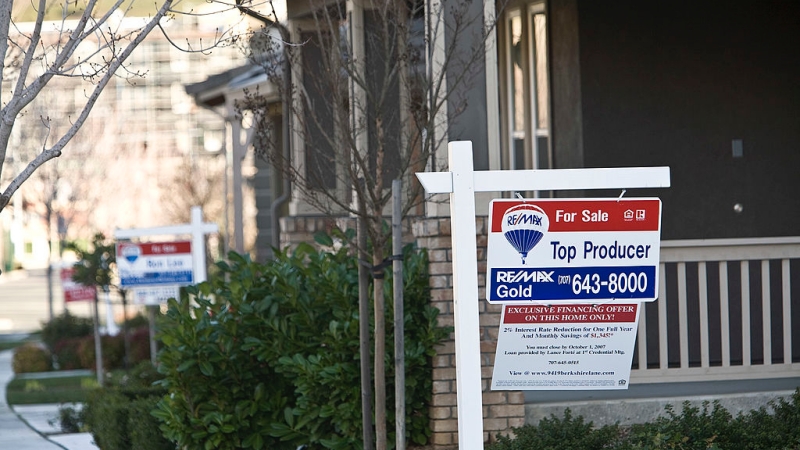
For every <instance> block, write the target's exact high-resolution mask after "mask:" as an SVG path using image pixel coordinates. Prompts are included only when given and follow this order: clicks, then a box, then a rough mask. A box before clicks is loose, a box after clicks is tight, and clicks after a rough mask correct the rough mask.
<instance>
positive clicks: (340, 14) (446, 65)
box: [245, 0, 495, 450]
mask: <svg viewBox="0 0 800 450" xmlns="http://www.w3.org/2000/svg"><path fill="white" fill-rule="evenodd" d="M245 3H246V2H245ZM308 4H309V5H310V8H309V11H310V12H309V13H308V16H307V17H305V18H299V20H297V21H296V22H295V23H294V24H293V35H292V39H291V42H285V43H283V49H284V50H283V55H284V56H283V58H284V63H283V64H278V63H276V62H275V61H274V60H273V59H270V58H261V59H259V58H254V61H256V62H261V63H263V65H264V67H265V70H266V71H267V72H268V74H269V75H270V78H271V79H273V80H276V83H275V84H276V86H277V87H278V88H279V89H282V90H283V99H284V100H283V101H284V102H285V103H286V104H288V105H290V108H291V116H292V118H291V120H292V123H293V126H294V129H293V133H294V134H295V136H297V137H298V139H296V140H295V141H294V142H295V143H299V145H296V146H295V147H294V148H293V152H292V153H293V154H292V155H291V156H290V155H287V154H286V153H285V152H282V151H280V146H275V145H273V146H272V147H269V148H271V149H273V151H271V152H268V157H269V158H270V160H271V161H272V162H273V164H274V165H275V166H276V167H279V168H282V170H283V171H284V172H285V173H286V176H287V177H288V178H289V179H290V180H292V182H293V186H292V187H293V190H294V191H295V193H299V195H296V197H300V198H301V199H302V201H304V202H306V203H307V204H308V205H311V206H312V207H313V208H315V209H316V210H317V211H319V212H321V213H323V214H325V215H329V216H343V215H344V216H351V217H357V218H358V219H359V221H360V222H363V223H365V229H366V230H365V231H366V233H367V235H368V237H369V242H370V247H369V249H367V248H359V251H360V252H362V253H361V254H362V255H369V256H368V257H367V258H369V259H370V261H368V262H367V261H365V263H367V264H370V265H371V266H372V275H373V278H374V283H373V287H374V289H373V299H374V302H375V303H374V305H375V313H374V314H375V319H374V320H375V325H374V336H375V350H374V352H375V353H374V357H375V362H374V366H375V367H374V376H375V426H376V444H377V448H378V449H379V450H381V449H385V448H386V438H387V436H386V435H387V433H386V404H385V401H386V400H385V399H386V395H385V388H384V386H385V381H386V380H385V376H384V375H385V374H384V368H383V365H384V358H385V342H384V340H385V324H384V319H383V318H384V313H383V310H384V305H383V298H384V282H383V272H384V268H385V267H386V264H385V263H386V261H387V258H389V259H391V258H392V256H391V255H388V252H389V249H390V246H389V245H388V243H389V239H391V231H390V228H389V227H388V226H386V223H385V222H386V221H385V217H386V216H387V214H388V205H389V203H390V201H391V189H390V187H391V182H392V180H394V179H400V180H403V185H404V186H406V189H405V192H404V194H403V201H402V214H403V216H407V215H408V214H409V213H411V212H419V211H420V210H419V206H420V205H421V203H422V201H423V200H424V197H423V195H422V191H421V186H420V185H419V183H417V182H416V180H415V179H414V178H413V174H414V172H417V171H424V170H439V169H441V168H442V164H443V163H444V158H443V153H444V151H443V150H444V144H445V143H446V142H445V141H446V140H447V138H448V130H447V123H448V121H452V120H454V118H456V117H457V116H458V115H459V114H460V113H461V112H463V111H464V110H465V108H466V107H467V106H468V105H467V104H466V95H465V93H466V92H467V91H468V89H469V88H470V87H471V84H472V83H474V80H475V75H476V74H477V73H478V72H479V71H480V70H482V67H483V62H484V58H485V47H484V44H485V43H486V40H487V38H488V37H489V36H490V33H493V32H494V26H495V24H494V23H487V22H488V21H486V20H484V11H483V7H482V6H480V7H476V5H478V4H482V2H472V1H469V0H459V1H455V2H444V1H430V0H429V1H424V0H411V1H408V0H389V1H387V0H361V1H333V0H327V1H325V0H311V1H309V2H308ZM445 34H446V36H445ZM284 39H286V38H284ZM287 63H288V64H287ZM289 66H290V68H289ZM287 77H290V80H291V82H290V83H286V82H285V80H287ZM278 80H280V81H278ZM254 103H256V104H257V103H258V99H257V98H253V99H251V101H250V102H249V104H248V105H246V107H249V108H253V104H254ZM262 107H263V108H266V106H262ZM284 120H289V119H288V118H287V117H284ZM288 156H290V157H288ZM352 244H353V245H354V246H357V245H358V243H356V242H353V243H352ZM362 247H363V246H362ZM367 252H369V253H367ZM365 428H366V426H365ZM365 436H366V435H365ZM365 439H366V437H365ZM364 445H365V448H372V444H371V443H367V442H365V443H364Z"/></svg>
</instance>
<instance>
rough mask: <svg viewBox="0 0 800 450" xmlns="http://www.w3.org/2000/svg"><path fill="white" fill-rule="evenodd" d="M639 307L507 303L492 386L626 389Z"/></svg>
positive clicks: (498, 388) (507, 388)
mask: <svg viewBox="0 0 800 450" xmlns="http://www.w3.org/2000/svg"><path fill="white" fill-rule="evenodd" d="M639 309H640V304H638V303H630V304H609V305H580V304H568V305H554V306H539V305H505V306H504V307H503V315H502V321H501V324H500V333H499V334H498V338H497V352H496V355H495V363H494V374H493V376H492V390H601V389H627V388H628V380H629V378H630V374H631V361H632V359H633V346H634V342H635V340H636V330H637V325H638V323H639Z"/></svg>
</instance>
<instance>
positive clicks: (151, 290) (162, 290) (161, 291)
mask: <svg viewBox="0 0 800 450" xmlns="http://www.w3.org/2000/svg"><path fill="white" fill-rule="evenodd" d="M179 296H180V287H179V286H150V287H140V288H135V289H134V290H133V303H134V304H135V305H160V304H162V303H167V301H168V300H169V299H171V298H179Z"/></svg>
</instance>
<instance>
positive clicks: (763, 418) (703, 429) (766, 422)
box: [487, 389, 800, 450]
mask: <svg viewBox="0 0 800 450" xmlns="http://www.w3.org/2000/svg"><path fill="white" fill-rule="evenodd" d="M514 433H515V437H513V438H509V437H506V436H497V439H498V442H497V443H495V444H492V445H490V446H488V447H487V450H530V449H548V450H574V449H583V450H595V449H596V450H600V449H605V450H662V449H663V450H666V449H679V450H701V449H718V450H765V449H798V448H800V389H798V390H796V391H795V393H794V394H793V395H792V396H791V398H789V399H788V400H785V399H780V400H778V401H774V402H771V403H770V404H769V407H765V408H760V409H758V410H753V411H750V412H749V413H747V414H739V415H737V416H735V417H734V416H733V415H731V414H730V413H729V412H728V411H727V410H726V409H725V408H723V407H722V406H721V405H720V404H719V402H714V403H709V402H705V403H703V406H702V407H700V408H698V407H693V406H691V405H690V404H689V403H688V402H685V403H684V404H683V409H682V410H681V412H680V413H677V412H676V411H675V410H674V408H672V407H671V406H667V408H666V415H665V416H662V417H659V418H658V419H657V420H655V421H653V422H650V423H645V424H640V425H633V426H631V427H622V426H619V425H606V426H603V427H600V428H595V427H594V426H593V424H592V423H591V422H588V423H587V422H585V421H584V420H583V417H580V416H579V417H573V416H572V413H571V412H570V410H569V409H567V410H566V412H565V413H564V417H563V418H558V417H556V416H551V417H550V418H549V419H543V420H542V421H541V422H540V423H539V425H537V426H533V425H526V426H523V427H521V428H515V429H514Z"/></svg>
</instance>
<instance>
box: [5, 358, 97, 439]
mask: <svg viewBox="0 0 800 450" xmlns="http://www.w3.org/2000/svg"><path fill="white" fill-rule="evenodd" d="M13 354H14V352H13V350H6V351H3V352H0V449H13V450H57V449H62V450H98V447H97V446H96V445H94V443H93V440H92V435H91V434H89V433H76V434H51V433H59V432H60V430H59V429H58V428H56V427H54V426H53V425H50V423H49V422H50V421H51V420H54V419H55V420H57V418H58V408H59V405H26V406H17V407H15V408H13V409H12V408H11V406H9V405H8V403H7V402H6V385H7V384H8V383H9V382H10V381H11V380H12V379H13V378H14V371H13V370H12V369H11V358H12V356H13Z"/></svg>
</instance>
